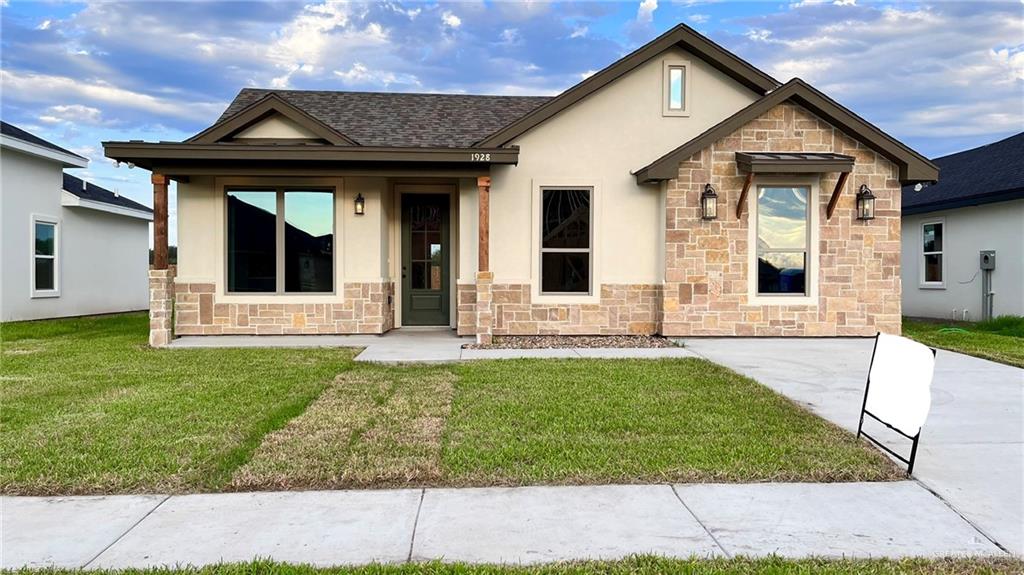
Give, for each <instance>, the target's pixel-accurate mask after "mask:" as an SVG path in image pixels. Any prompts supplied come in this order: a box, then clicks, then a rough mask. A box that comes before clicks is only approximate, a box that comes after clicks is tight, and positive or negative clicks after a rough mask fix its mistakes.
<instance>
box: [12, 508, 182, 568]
mask: <svg viewBox="0 0 1024 575" xmlns="http://www.w3.org/2000/svg"><path fill="white" fill-rule="evenodd" d="M165 499H167V496H165V495H119V496H115V497H0V512H2V523H3V528H2V529H0V531H2V532H3V537H2V539H0V541H2V545H0V550H2V552H0V568H2V569H17V568H20V567H33V568H42V567H64V568H77V567H82V566H84V565H85V564H86V563H88V562H89V561H91V560H92V559H93V558H95V557H96V556H97V555H99V554H100V553H101V552H102V551H103V550H104V549H106V548H107V547H108V546H109V545H110V544H111V543H113V542H114V541H116V540H117V538H118V537H121V536H122V535H123V534H125V533H126V532H128V531H129V530H130V529H131V528H132V526H134V525H135V524H137V523H138V522H139V521H141V520H142V518H143V517H145V516H146V514H147V513H150V512H151V511H153V509H155V508H156V507H157V506H158V505H160V503H161V502H162V501H164V500H165Z"/></svg>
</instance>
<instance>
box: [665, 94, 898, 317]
mask: <svg viewBox="0 0 1024 575" xmlns="http://www.w3.org/2000/svg"><path fill="white" fill-rule="evenodd" d="M737 151H745V152H757V151H775V152H784V151H807V152H835V153H840V154H847V155H850V156H854V157H855V158H856V162H855V165H854V171H853V173H851V174H850V177H849V179H848V180H847V182H846V188H845V190H844V191H843V192H842V196H841V198H840V200H839V204H838V206H837V207H836V210H835V213H834V214H833V215H832V218H831V219H826V218H825V209H826V206H827V205H828V200H829V197H830V196H831V194H832V190H833V188H834V187H835V183H836V181H837V179H838V176H839V175H838V174H823V175H822V177H821V180H820V184H819V186H820V190H819V191H820V197H819V198H818V200H819V202H818V204H819V209H818V214H817V218H816V221H817V222H818V225H819V226H820V228H819V249H818V261H816V262H812V263H811V266H812V268H811V269H812V273H814V274H816V275H817V281H818V286H819V287H818V302H817V305H750V304H748V303H747V293H748V284H747V272H748V269H747V268H748V255H749V252H748V249H749V248H750V246H748V245H747V243H748V240H747V231H748V229H747V226H748V223H749V221H750V213H749V212H750V210H749V208H745V209H744V211H743V214H742V216H741V217H740V219H737V218H736V203H737V201H738V199H739V195H740V191H741V190H742V188H743V182H744V179H745V174H743V173H740V172H739V171H738V169H737V167H736V162H735V152H737ZM708 181H710V182H712V183H713V184H714V185H715V187H716V188H717V190H718V195H719V199H718V202H719V204H718V214H719V217H718V219H717V220H714V221H708V222H705V221H702V220H701V218H700V200H699V197H700V194H701V192H702V191H703V187H704V184H705V183H706V182H708ZM861 184H867V185H868V186H869V187H870V188H871V189H872V191H873V192H874V194H875V196H877V198H878V199H877V200H876V202H875V218H876V219H874V220H872V221H866V222H865V221H859V220H857V219H856V218H855V216H854V208H855V199H854V196H855V195H856V192H857V189H858V188H859V187H860V185H861ZM755 186H756V180H755V184H754V186H752V187H751V190H750V194H751V195H753V194H756V188H755ZM748 199H749V196H748ZM666 220H667V221H666V250H665V260H666V261H665V298H664V316H663V326H662V333H664V334H665V335H671V336H691V335H692V336H702V335H709V336H710V335H737V336H836V335H840V336H842V335H855V336H869V335H874V334H875V332H876V331H883V332H886V333H895V334H898V333H900V267H899V265H900V264H899V262H900V183H899V178H898V171H897V167H896V166H895V165H893V164H892V163H891V162H889V161H888V160H887V159H885V158H884V157H882V156H881V155H879V154H877V153H875V152H874V151H872V150H870V149H868V148H866V147H864V146H861V145H859V144H858V143H857V142H856V141H854V140H853V139H851V138H849V137H848V136H846V135H845V134H843V133H842V132H841V131H840V130H838V129H835V128H833V127H832V126H831V125H830V124H828V123H827V122H825V121H823V120H821V119H819V118H818V117H817V116H815V115H813V114H812V113H810V112H809V111H807V110H805V109H804V108H802V107H800V106H797V105H795V104H789V103H787V104H781V105H779V106H776V107H775V108H773V109H771V110H769V111H768V112H766V113H765V114H764V115H762V116H761V117H760V118H758V119H756V120H753V121H751V122H750V123H748V124H747V125H745V126H744V127H742V128H740V129H739V130H737V131H736V132H734V133H732V134H730V135H729V136H727V137H725V138H723V139H721V140H719V141H717V142H715V143H714V144H713V145H711V146H710V147H708V148H706V149H705V150H703V151H701V152H700V153H699V154H696V155H694V156H693V157H692V158H690V159H689V160H688V161H685V162H681V163H680V165H679V177H678V178H677V179H675V180H672V181H670V182H668V186H667V203H666Z"/></svg>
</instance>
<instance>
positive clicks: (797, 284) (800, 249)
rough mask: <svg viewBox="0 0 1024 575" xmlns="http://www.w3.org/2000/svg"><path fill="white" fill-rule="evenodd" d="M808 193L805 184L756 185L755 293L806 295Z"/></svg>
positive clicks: (808, 225) (808, 245)
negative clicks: (757, 186)
mask: <svg viewBox="0 0 1024 575" xmlns="http://www.w3.org/2000/svg"><path fill="white" fill-rule="evenodd" d="M810 193H811V189H810V188H809V187H807V186H761V187H759V188H758V193H757V293H758V295H808V285H807V284H808V282H807V278H808V269H807V268H808V262H809V259H810V258H809V253H810V234H809V230H810V214H811V211H810V206H809V199H810Z"/></svg>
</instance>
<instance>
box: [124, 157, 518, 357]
mask: <svg viewBox="0 0 1024 575" xmlns="http://www.w3.org/2000/svg"><path fill="white" fill-rule="evenodd" d="M166 146H167V145H163V144H141V143H130V144H125V145H124V146H122V147H116V146H108V148H107V152H108V155H110V156H111V157H113V158H115V159H117V160H119V161H124V162H132V163H133V164H135V165H138V166H140V167H143V168H147V169H150V170H151V171H152V172H153V174H152V184H153V200H154V206H155V210H154V221H155V224H154V226H153V229H154V238H153V245H154V261H153V265H152V268H151V270H150V319H151V326H150V343H151V344H152V345H153V346H157V347H159V346H164V345H168V344H169V343H170V342H171V341H172V340H173V339H174V338H175V337H178V336H199V335H202V336H226V335H260V336H263V335H269V336H273V335H314V334H319V335H343V334H383V333H386V332H388V331H390V330H392V329H395V328H401V327H412V326H417V327H419V326H433V327H446V328H449V329H458V330H459V333H460V334H463V335H473V336H476V338H477V339H478V340H479V341H482V342H487V341H489V337H490V333H491V329H490V321H491V320H490V318H491V314H490V305H489V301H490V299H489V294H490V290H489V288H490V282H491V280H492V278H493V276H492V275H491V272H490V271H489V270H490V265H489V237H490V229H489V228H490V225H489V224H490V217H489V206H490V202H489V196H490V177H489V171H490V165H491V164H492V163H496V162H497V163H508V162H514V161H515V155H514V153H513V154H508V153H507V152H508V151H507V150H506V151H503V152H500V153H494V154H493V155H491V156H487V160H486V161H477V162H471V161H466V162H455V161H453V160H454V159H456V154H458V155H460V157H461V156H464V158H463V159H466V158H469V157H471V153H470V152H468V151H465V152H459V151H452V150H443V151H441V150H437V151H434V153H424V152H416V153H414V155H416V158H417V159H418V160H419V161H415V162H413V161H411V160H410V158H404V161H397V160H395V159H394V158H391V159H383V158H382V159H380V160H379V161H377V162H373V161H372V160H364V161H360V162H358V164H356V163H355V162H356V161H355V160H354V159H333V158H330V159H328V158H321V157H320V156H321V155H323V152H324V151H331V150H325V149H322V148H315V147H314V148H312V149H311V150H309V151H308V152H307V154H308V155H311V156H314V157H315V158H316V159H315V160H311V159H308V158H307V159H306V160H294V161H292V160H289V161H283V160H281V159H280V157H278V159H276V160H271V159H270V157H272V156H273V154H270V155H269V156H268V157H267V159H266V160H264V161H257V159H255V158H253V157H252V156H253V155H254V154H256V155H257V156H258V155H259V154H263V153H266V150H264V149H263V148H264V146H253V145H246V147H243V146H237V147H236V146H231V148H232V152H233V153H232V154H230V155H229V156H227V157H223V158H222V159H215V158H207V159H205V160H204V161H199V160H197V159H194V158H193V159H191V160H189V161H185V160H184V159H180V158H179V159H174V158H164V157H161V156H165V155H167V154H169V153H170V152H169V151H168V150H167V148H166ZM278 147H280V148H290V146H278ZM235 148H237V149H235ZM243 148H244V149H243ZM194 152H195V151H194V150H184V151H181V152H180V154H181V155H184V156H187V155H188V154H189V153H193V154H194ZM210 152H211V153H212V150H211V151H210ZM350 153H351V152H350ZM363 154H364V155H366V153H365V152H363ZM417 154H418V155H417ZM331 155H333V154H331ZM357 165H358V166H359V167H356V166H357ZM172 181H174V182H176V183H177V200H178V206H177V207H178V209H177V216H178V222H177V231H178V262H177V265H176V266H171V265H169V263H168V248H169V235H170V234H169V229H168V212H169V206H168V202H169V198H168V192H169V188H170V185H171V182H172Z"/></svg>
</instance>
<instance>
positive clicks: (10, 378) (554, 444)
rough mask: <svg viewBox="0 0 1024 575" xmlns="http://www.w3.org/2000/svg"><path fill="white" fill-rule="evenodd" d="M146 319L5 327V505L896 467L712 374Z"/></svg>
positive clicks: (821, 424) (760, 390)
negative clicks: (376, 356)
mask: <svg viewBox="0 0 1024 575" xmlns="http://www.w3.org/2000/svg"><path fill="white" fill-rule="evenodd" d="M146 329H147V319H146V317H145V315H141V314H132V315H121V316H111V317H103V318H84V319H70V320H56V321H46V322H31V323H18V324H7V325H4V326H2V331H0V339H2V348H3V349H2V369H0V401H2V405H3V409H2V411H0V460H2V461H3V465H2V466H0V492H3V493H8V494H72V493H123V492H172V493H180V492H189V491H224V490H264V489H305V488H351V487H367V488H376V487H398V486H419V485H427V486H433V485H437V486H463V485H527V484H603V483H637V482H643V483H649V482H668V481H681V482H692V481H738V482H740V481H773V480H777V481H781V480H786V481H856V480H890V479H896V478H899V477H900V476H901V475H900V473H899V471H898V470H897V468H896V467H895V466H894V465H892V464H891V463H890V462H889V461H888V460H887V459H886V458H885V457H883V456H882V455H880V454H879V453H878V452H877V451H875V450H874V449H872V448H870V447H869V446H867V445H866V444H864V443H862V442H857V441H856V440H855V438H854V437H853V436H852V435H850V434H848V433H846V432H844V431H842V430H840V429H839V428H837V427H835V426H833V425H832V424H830V423H828V422H826V421H824V420H822V419H819V418H818V417H816V416H814V415H812V414H810V413H809V412H807V411H805V410H803V409H801V408H800V407H798V406H796V405H795V404H793V403H791V402H790V401H788V400H787V399H785V398H783V397H781V396H779V395H777V394H775V393H774V392H772V391H771V390H769V389H768V388H766V387H763V386H761V385H760V384H758V383H756V382H754V381H753V380H750V379H748V378H745V377H742V376H740V375H738V374H736V373H734V372H732V371H730V370H728V369H726V368H723V367H720V366H717V365H715V364H712V363H710V362H707V361H704V360H697V359H684V360H663V361H640V360H516V361H496V362H474V363H467V364H459V365H446V366H427V367H423V366H419V367H413V366H402V367H383V366H368V365H355V364H354V363H353V362H352V357H353V354H354V352H353V351H352V350H345V349H177V350H153V349H149V348H148V347H147V346H146V345H145V339H146Z"/></svg>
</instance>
